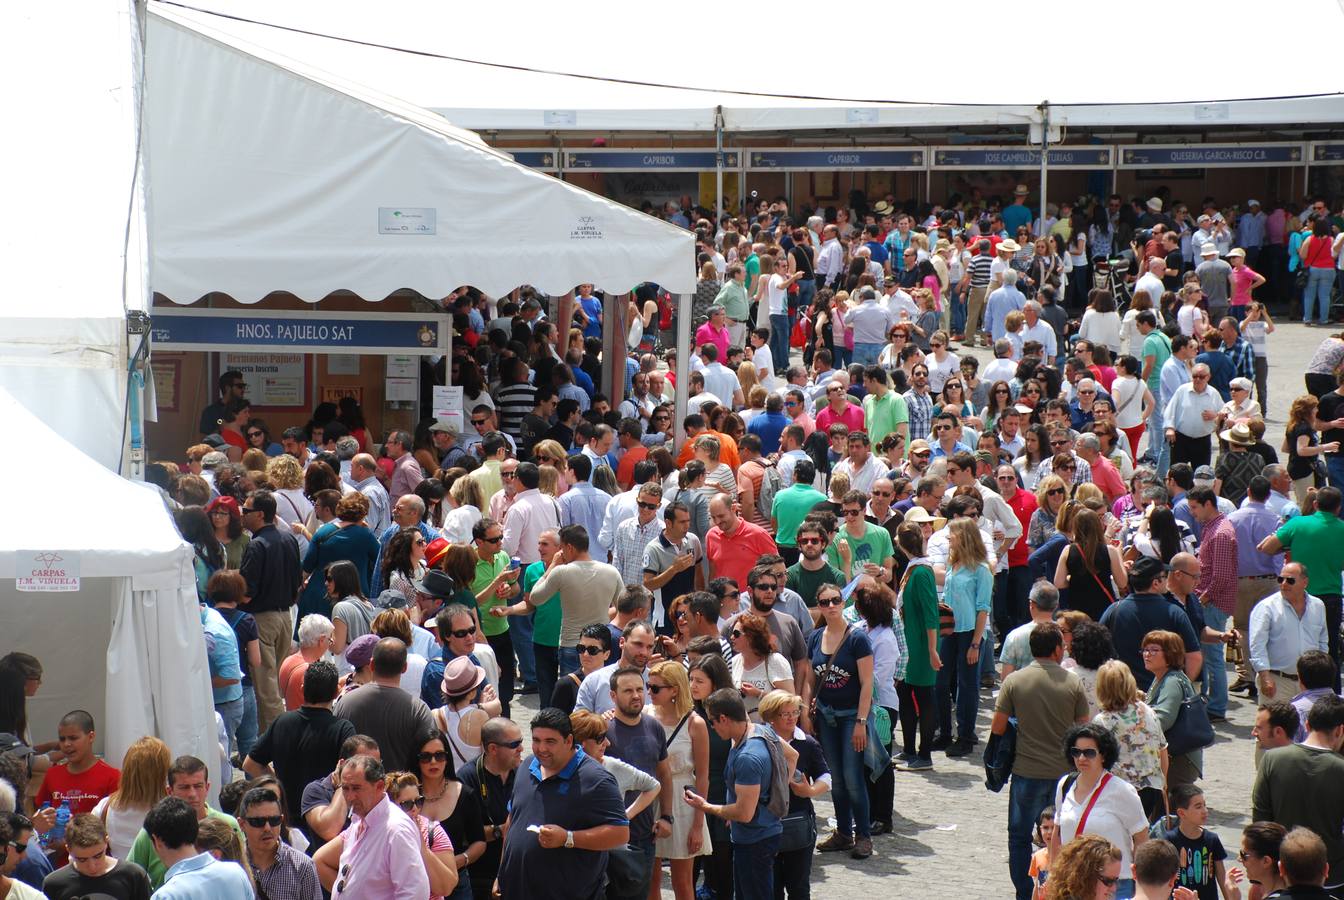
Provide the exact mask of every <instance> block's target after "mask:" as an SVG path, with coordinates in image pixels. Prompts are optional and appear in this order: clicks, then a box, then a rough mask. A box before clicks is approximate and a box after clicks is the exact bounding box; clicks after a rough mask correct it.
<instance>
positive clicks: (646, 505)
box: [636, 500, 658, 511]
mask: <svg viewBox="0 0 1344 900" xmlns="http://www.w3.org/2000/svg"><path fill="white" fill-rule="evenodd" d="M636 505H637V506H638V507H639V508H640V509H647V510H650V511H652V510H655V509H657V508H658V504H657V503H645V502H644V501H643V500H640V501H638V502H637V503H636Z"/></svg>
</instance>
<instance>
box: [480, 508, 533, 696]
mask: <svg viewBox="0 0 1344 900" xmlns="http://www.w3.org/2000/svg"><path fill="white" fill-rule="evenodd" d="M471 536H472V538H473V539H475V541H476V578H475V579H474V580H473V581H472V582H471V592H472V593H473V594H475V595H476V602H477V603H478V604H480V616H481V632H482V633H483V634H484V635H485V640H486V642H487V643H489V644H490V649H491V650H494V651H495V659H497V660H499V688H498V690H499V705H500V715H502V716H504V718H506V719H507V718H508V717H509V702H510V701H511V700H512V699H513V672H514V665H515V663H514V657H513V638H512V636H510V634H509V620H508V619H506V618H503V617H500V616H496V615H492V614H491V613H490V610H491V608H493V607H496V606H501V605H502V606H507V605H508V601H509V600H511V599H513V598H514V597H516V596H517V595H518V592H519V585H518V576H519V575H520V574H522V573H521V572H520V571H519V570H518V569H514V568H512V567H511V565H510V561H509V554H507V553H505V552H504V551H503V550H501V549H500V545H501V544H503V543H504V526H502V525H500V524H499V523H498V522H496V521H495V520H494V519H492V518H490V517H489V516H485V517H484V518H482V519H481V520H480V521H479V522H477V523H476V524H475V525H474V526H472V529H471Z"/></svg>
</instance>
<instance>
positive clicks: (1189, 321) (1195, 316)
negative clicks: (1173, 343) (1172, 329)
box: [1176, 305, 1209, 337]
mask: <svg viewBox="0 0 1344 900" xmlns="http://www.w3.org/2000/svg"><path fill="white" fill-rule="evenodd" d="M1176 323H1177V324H1178V325H1180V326H1181V334H1183V335H1185V336H1186V337H1193V336H1194V334H1195V324H1196V323H1202V324H1203V326H1204V328H1201V331H1203V330H1207V326H1208V324H1209V314H1208V313H1206V312H1204V310H1202V309H1200V308H1199V307H1198V306H1194V305H1186V306H1182V307H1181V308H1180V309H1178V310H1176Z"/></svg>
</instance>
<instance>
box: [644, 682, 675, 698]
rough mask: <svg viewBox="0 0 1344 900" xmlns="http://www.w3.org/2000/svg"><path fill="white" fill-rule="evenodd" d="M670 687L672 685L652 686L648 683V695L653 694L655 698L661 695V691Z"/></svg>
mask: <svg viewBox="0 0 1344 900" xmlns="http://www.w3.org/2000/svg"><path fill="white" fill-rule="evenodd" d="M671 686H672V685H670V684H653V683H652V682H650V683H649V693H650V694H653V695H654V696H655V697H656V696H658V695H659V694H661V693H662V692H663V691H665V690H667V689H668V688H669V687H671Z"/></svg>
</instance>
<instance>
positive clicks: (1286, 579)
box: [1275, 575, 1297, 584]
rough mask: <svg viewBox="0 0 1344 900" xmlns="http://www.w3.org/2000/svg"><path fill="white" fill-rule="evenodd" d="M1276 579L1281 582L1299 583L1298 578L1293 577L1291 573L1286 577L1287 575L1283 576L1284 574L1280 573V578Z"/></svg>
mask: <svg viewBox="0 0 1344 900" xmlns="http://www.w3.org/2000/svg"><path fill="white" fill-rule="evenodd" d="M1275 580H1276V581H1277V582H1278V583H1279V584H1297V579H1296V578H1294V577H1292V576H1291V575H1289V576H1287V577H1285V576H1283V575H1280V576H1279V577H1278V578H1276V579H1275Z"/></svg>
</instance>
